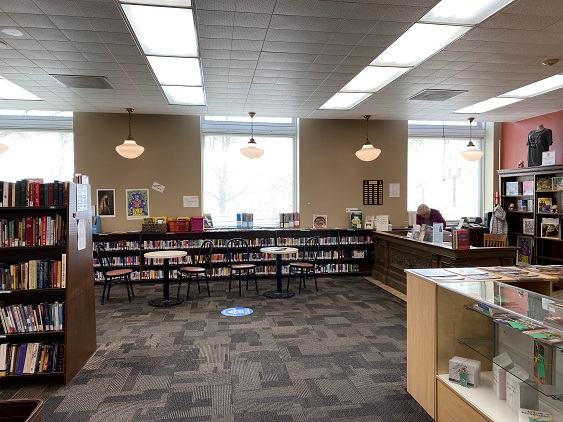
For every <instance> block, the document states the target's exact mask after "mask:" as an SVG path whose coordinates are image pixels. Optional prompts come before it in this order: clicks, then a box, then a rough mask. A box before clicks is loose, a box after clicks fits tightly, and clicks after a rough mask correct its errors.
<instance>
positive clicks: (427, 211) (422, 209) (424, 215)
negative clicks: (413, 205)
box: [416, 204, 446, 228]
mask: <svg viewBox="0 0 563 422" xmlns="http://www.w3.org/2000/svg"><path fill="white" fill-rule="evenodd" d="M434 223H442V225H443V226H444V228H446V220H444V217H442V214H440V211H438V210H436V209H433V208H430V207H428V205H426V204H420V205H419V206H418V208H417V210H416V224H420V225H422V224H426V225H427V226H429V227H432V226H433V225H434Z"/></svg>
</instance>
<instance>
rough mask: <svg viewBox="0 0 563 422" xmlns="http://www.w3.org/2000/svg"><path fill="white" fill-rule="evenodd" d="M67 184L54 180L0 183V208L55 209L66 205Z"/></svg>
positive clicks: (24, 180)
mask: <svg viewBox="0 0 563 422" xmlns="http://www.w3.org/2000/svg"><path fill="white" fill-rule="evenodd" d="M68 187H69V182H62V181H58V180H55V181H54V182H51V183H41V182H37V181H34V180H27V179H23V180H18V181H17V182H0V189H1V190H2V192H1V193H2V196H1V197H2V202H1V204H0V206H2V207H57V206H63V205H67V203H66V198H67V195H66V193H67V192H68Z"/></svg>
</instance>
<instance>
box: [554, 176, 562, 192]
mask: <svg viewBox="0 0 563 422" xmlns="http://www.w3.org/2000/svg"><path fill="white" fill-rule="evenodd" d="M551 189H552V190H557V191H559V190H563V177H552V178H551Z"/></svg>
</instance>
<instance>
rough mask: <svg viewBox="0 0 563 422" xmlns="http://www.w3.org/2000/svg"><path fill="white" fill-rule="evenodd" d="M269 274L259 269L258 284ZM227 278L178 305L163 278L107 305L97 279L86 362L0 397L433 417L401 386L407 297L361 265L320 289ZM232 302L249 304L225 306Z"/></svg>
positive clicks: (87, 414) (76, 406) (244, 414)
mask: <svg viewBox="0 0 563 422" xmlns="http://www.w3.org/2000/svg"><path fill="white" fill-rule="evenodd" d="M274 284H275V281H274V280H270V279H267V280H259V287H260V288H261V293H262V292H263V291H265V290H268V289H273V288H274ZM226 286H227V283H225V282H224V281H216V282H213V284H212V285H211V297H210V298H209V297H207V292H205V293H204V292H203V289H202V293H201V294H197V289H194V286H193V285H192V292H191V297H190V300H189V301H188V302H184V303H182V304H181V305H179V306H176V307H172V308H154V307H152V306H150V305H149V304H148V300H149V299H154V298H158V297H159V296H161V295H162V286H161V285H154V284H143V285H135V294H136V298H135V299H134V300H133V302H132V303H129V302H128V301H127V293H126V290H125V287H124V286H123V287H122V286H115V287H114V288H113V289H112V296H111V298H110V300H109V301H106V303H105V304H104V305H100V304H99V299H100V295H101V288H100V286H96V293H97V303H96V307H97V335H98V350H97V351H96V353H95V354H94V355H93V356H92V358H91V359H90V360H89V361H88V363H87V364H86V366H85V367H84V368H83V369H82V370H81V371H80V372H79V374H78V375H77V376H76V377H75V378H74V380H73V381H72V382H71V383H70V384H69V385H68V386H66V387H46V386H43V387H26V388H22V389H4V390H1V391H0V399H6V398H41V399H44V400H45V403H44V413H45V415H44V420H45V421H80V422H82V421H103V422H107V421H112V422H121V421H123V422H126V421H161V420H164V421H214V422H234V421H237V422H238V421H241V422H242V421H245V422H254V421H256V422H258V421H260V422H267V421H276V422H277V421H279V422H286V421H287V422H290V421H295V422H298V421H299V422H321V421H322V422H326V421H358V422H360V421H366V422H367V421H370V422H375V421H385V422H389V421H398V422H401V421H408V422H431V421H432V419H431V418H430V417H429V416H428V415H427V414H426V413H425V412H424V410H423V409H422V408H421V407H420V406H419V405H418V404H417V403H416V402H415V401H414V400H413V399H412V397H411V396H410V395H409V394H408V393H407V392H406V389H405V387H406V304H405V303H404V302H403V301H402V300H400V299H398V298H396V297H395V296H393V295H391V294H390V293H388V292H386V291H384V290H382V289H380V288H379V287H377V286H375V285H374V284H372V283H370V282H369V281H367V280H366V279H364V278H362V277H354V276H347V277H320V278H319V291H318V292H317V291H315V290H314V283H313V282H312V280H311V281H309V282H308V284H307V286H308V287H309V288H311V287H313V290H304V291H303V292H302V293H301V294H299V293H297V294H296V295H295V296H294V297H293V298H289V299H268V298H265V297H264V296H262V294H260V295H256V293H255V291H253V290H248V291H244V290H243V293H242V297H239V295H238V289H233V292H228V291H227V289H226ZM295 287H297V286H295ZM194 290H195V291H196V294H193V293H194ZM175 291H176V290H175V288H174V286H173V288H172V289H171V292H175ZM182 291H183V294H184V295H185V287H184V288H183V289H182ZM235 306H244V307H248V308H251V309H253V313H252V314H251V315H249V316H242V317H227V316H223V315H222V314H221V313H220V311H221V310H222V309H225V308H230V307H235Z"/></svg>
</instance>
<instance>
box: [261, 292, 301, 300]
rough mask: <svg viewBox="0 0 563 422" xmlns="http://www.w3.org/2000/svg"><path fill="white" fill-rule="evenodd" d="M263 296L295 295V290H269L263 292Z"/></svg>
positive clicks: (283, 296)
mask: <svg viewBox="0 0 563 422" xmlns="http://www.w3.org/2000/svg"><path fill="white" fill-rule="evenodd" d="M264 296H265V297H268V298H270V299H286V298H288V297H293V296H295V292H292V291H291V290H290V291H283V290H281V291H280V290H270V291H267V292H265V293H264Z"/></svg>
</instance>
